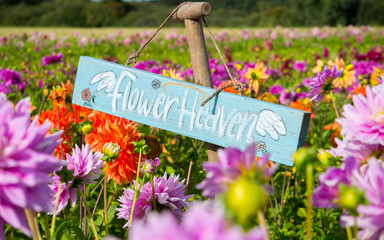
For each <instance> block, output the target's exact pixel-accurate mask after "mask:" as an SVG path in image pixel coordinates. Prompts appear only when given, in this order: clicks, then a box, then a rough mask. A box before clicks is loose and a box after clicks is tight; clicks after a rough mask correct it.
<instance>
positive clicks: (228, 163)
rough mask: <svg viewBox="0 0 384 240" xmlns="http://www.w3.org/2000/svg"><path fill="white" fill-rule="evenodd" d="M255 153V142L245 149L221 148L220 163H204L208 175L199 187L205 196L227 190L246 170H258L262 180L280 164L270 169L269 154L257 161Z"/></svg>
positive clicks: (211, 195) (219, 152)
mask: <svg viewBox="0 0 384 240" xmlns="http://www.w3.org/2000/svg"><path fill="white" fill-rule="evenodd" d="M255 153H256V145H255V144H254V143H253V144H250V145H249V146H248V147H247V149H246V150H245V151H241V150H240V149H238V148H227V149H224V150H223V149H220V150H219V151H218V153H217V155H218V159H219V162H218V163H212V162H205V163H203V168H204V169H205V170H206V171H207V176H206V178H205V180H204V181H203V182H201V183H200V184H199V185H198V186H197V187H198V188H199V189H201V190H203V195H204V196H207V197H213V196H215V195H217V194H220V193H222V192H224V191H226V190H227V189H228V187H229V185H230V184H231V183H232V182H233V181H235V180H236V179H237V178H238V177H239V176H240V175H241V174H242V173H243V172H244V171H256V172H257V176H258V177H260V179H262V180H264V179H267V178H269V177H270V176H271V175H272V174H273V173H274V171H275V170H276V168H277V167H278V166H279V165H278V164H274V166H273V167H272V168H270V169H268V168H267V167H266V163H267V161H268V154H265V155H264V156H263V157H261V158H260V159H259V160H258V161H256V160H255Z"/></svg>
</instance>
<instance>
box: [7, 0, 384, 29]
mask: <svg viewBox="0 0 384 240" xmlns="http://www.w3.org/2000/svg"><path fill="white" fill-rule="evenodd" d="M181 2H182V1H180V0H156V1H123V0H98V1H96V0H93V1H92V0H76V1H73V0H0V25H3V26H68V27H112V26H115V27H157V26H158V25H160V24H161V22H162V21H163V20H164V19H165V17H166V16H168V14H169V13H170V12H171V11H172V10H173V9H174V8H175V7H176V6H177V5H178V4H180V3H181ZM208 2H209V3H211V5H212V9H213V11H212V14H211V16H209V18H208V20H209V23H210V25H211V26H215V27H271V26H276V25H281V26H285V27H299V26H323V25H329V26H336V25H350V24H352V25H376V26H377V25H384V14H382V9H384V1H383V0H241V1H238V0H209V1H208ZM178 24H180V23H176V22H175V21H170V22H169V23H168V25H167V26H177V25H178Z"/></svg>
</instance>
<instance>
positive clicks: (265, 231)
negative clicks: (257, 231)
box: [257, 210, 269, 240]
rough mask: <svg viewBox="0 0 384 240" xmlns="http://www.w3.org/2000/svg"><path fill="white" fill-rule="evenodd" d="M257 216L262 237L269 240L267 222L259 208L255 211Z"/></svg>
mask: <svg viewBox="0 0 384 240" xmlns="http://www.w3.org/2000/svg"><path fill="white" fill-rule="evenodd" d="M257 218H258V220H259V224H260V226H261V229H262V231H263V234H264V239H265V240H269V234H268V227H267V224H266V222H265V218H264V214H263V213H262V212H261V211H260V210H259V211H258V212H257Z"/></svg>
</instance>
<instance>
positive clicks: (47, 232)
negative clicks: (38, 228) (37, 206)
mask: <svg viewBox="0 0 384 240" xmlns="http://www.w3.org/2000/svg"><path fill="white" fill-rule="evenodd" d="M44 215H45V216H44V219H45V235H46V237H47V240H50V239H51V235H50V232H49V227H48V226H49V223H48V214H44Z"/></svg>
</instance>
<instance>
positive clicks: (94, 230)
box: [79, 188, 99, 240]
mask: <svg viewBox="0 0 384 240" xmlns="http://www.w3.org/2000/svg"><path fill="white" fill-rule="evenodd" d="M79 193H80V197H81V198H82V199H83V203H84V207H85V209H86V210H87V213H88V215H89V219H90V220H91V226H92V231H93V235H94V237H95V239H96V240H99V235H98V234H97V231H96V226H95V222H94V221H93V217H92V215H91V211H89V207H88V204H87V201H86V200H85V198H84V194H83V192H82V191H81V189H80V188H79Z"/></svg>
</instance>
